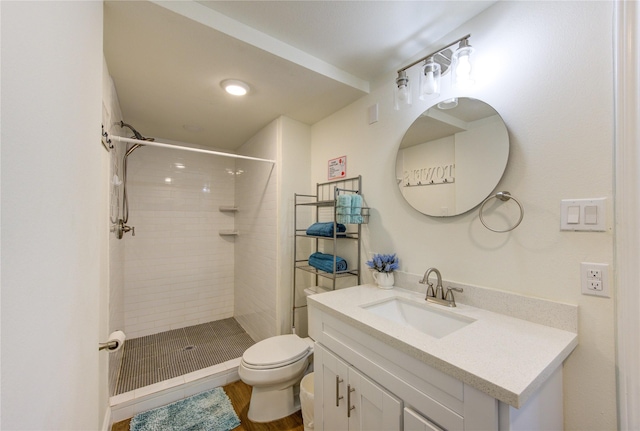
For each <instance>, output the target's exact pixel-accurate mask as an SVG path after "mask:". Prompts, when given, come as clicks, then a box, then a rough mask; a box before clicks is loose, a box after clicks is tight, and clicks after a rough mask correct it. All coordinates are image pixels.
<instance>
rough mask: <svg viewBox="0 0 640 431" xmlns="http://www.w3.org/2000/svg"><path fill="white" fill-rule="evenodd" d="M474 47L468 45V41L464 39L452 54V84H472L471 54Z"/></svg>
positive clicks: (465, 85)
mask: <svg viewBox="0 0 640 431" xmlns="http://www.w3.org/2000/svg"><path fill="white" fill-rule="evenodd" d="M473 52H474V49H473V48H472V47H471V45H469V42H468V41H467V40H466V39H465V40H463V41H461V42H460V47H459V48H458V50H457V51H456V52H455V53H454V54H453V57H452V63H453V66H452V67H453V71H454V73H453V74H452V79H453V84H454V85H455V86H457V87H463V88H464V87H469V86H471V85H473V84H474V80H473V77H472V72H473V65H472V62H471V61H472V59H471V56H472V55H473Z"/></svg>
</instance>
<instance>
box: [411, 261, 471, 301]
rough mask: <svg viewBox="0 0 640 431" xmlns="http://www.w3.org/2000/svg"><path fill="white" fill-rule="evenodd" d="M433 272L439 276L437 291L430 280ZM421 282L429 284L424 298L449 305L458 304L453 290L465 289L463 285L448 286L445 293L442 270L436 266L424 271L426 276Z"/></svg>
mask: <svg viewBox="0 0 640 431" xmlns="http://www.w3.org/2000/svg"><path fill="white" fill-rule="evenodd" d="M432 272H435V273H436V277H437V283H436V288H435V291H434V289H433V283H431V282H430V281H429V276H430V275H431V273H432ZM419 283H420V284H426V285H427V294H426V296H425V298H424V300H425V301H427V302H434V303H436V304H440V305H446V306H447V307H455V306H456V300H455V298H454V297H453V291H454V290H455V291H456V292H462V291H463V290H462V288H461V287H450V286H448V287H447V292H446V293H445V292H444V289H443V288H442V275H441V274H440V271H438V270H437V269H436V268H429V269H427V271H426V272H425V273H424V276H423V277H422V280H420V281H419Z"/></svg>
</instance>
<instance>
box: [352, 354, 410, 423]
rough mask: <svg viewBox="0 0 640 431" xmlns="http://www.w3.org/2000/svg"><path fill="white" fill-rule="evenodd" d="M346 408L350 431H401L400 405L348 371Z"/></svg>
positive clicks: (357, 374)
mask: <svg viewBox="0 0 640 431" xmlns="http://www.w3.org/2000/svg"><path fill="white" fill-rule="evenodd" d="M347 391H348V392H347V393H348V395H347V401H348V403H349V404H348V405H347V408H348V409H350V410H349V414H348V416H349V430H350V431H401V429H402V401H400V400H399V399H398V398H396V397H395V396H393V395H391V394H390V393H389V392H387V391H386V390H385V389H383V388H382V387H380V386H378V385H377V384H375V383H374V382H372V381H371V380H370V379H369V378H368V377H366V376H364V375H363V374H361V373H360V372H359V371H357V370H356V369H355V368H352V367H351V368H349V384H348V385H347Z"/></svg>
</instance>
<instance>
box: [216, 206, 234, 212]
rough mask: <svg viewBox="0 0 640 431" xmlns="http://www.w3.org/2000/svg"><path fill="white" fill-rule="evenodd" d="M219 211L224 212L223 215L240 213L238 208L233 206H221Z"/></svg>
mask: <svg viewBox="0 0 640 431" xmlns="http://www.w3.org/2000/svg"><path fill="white" fill-rule="evenodd" d="M218 209H219V210H220V212H223V213H235V212H238V207H233V206H221V207H220V208H218Z"/></svg>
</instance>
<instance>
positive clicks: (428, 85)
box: [424, 72, 436, 94]
mask: <svg viewBox="0 0 640 431" xmlns="http://www.w3.org/2000/svg"><path fill="white" fill-rule="evenodd" d="M434 91H436V80H435V79H433V72H427V75H426V78H425V91H424V92H425V93H427V94H433V93H434Z"/></svg>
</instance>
